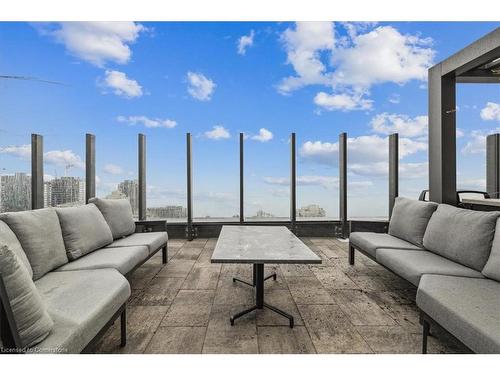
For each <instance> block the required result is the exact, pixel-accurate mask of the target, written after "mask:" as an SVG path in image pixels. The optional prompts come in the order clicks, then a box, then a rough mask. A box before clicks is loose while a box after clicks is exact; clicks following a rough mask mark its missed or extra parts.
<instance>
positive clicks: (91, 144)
mask: <svg viewBox="0 0 500 375" xmlns="http://www.w3.org/2000/svg"><path fill="white" fill-rule="evenodd" d="M93 197H95V135H93V134H86V135H85V203H88V201H89V199H90V198H93Z"/></svg>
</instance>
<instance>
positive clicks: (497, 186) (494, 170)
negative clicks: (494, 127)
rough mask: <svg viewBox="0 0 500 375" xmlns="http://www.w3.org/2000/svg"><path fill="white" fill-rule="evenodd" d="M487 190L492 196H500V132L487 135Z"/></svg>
mask: <svg viewBox="0 0 500 375" xmlns="http://www.w3.org/2000/svg"><path fill="white" fill-rule="evenodd" d="M486 191H487V192H488V194H489V195H490V197H491V198H499V197H500V194H499V191H500V134H491V135H489V136H488V137H486Z"/></svg>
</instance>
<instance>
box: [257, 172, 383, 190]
mask: <svg viewBox="0 0 500 375" xmlns="http://www.w3.org/2000/svg"><path fill="white" fill-rule="evenodd" d="M264 182H265V183H267V184H270V185H280V186H289V185H290V179H289V178H288V177H264ZM297 185H300V186H321V187H323V188H325V189H338V186H339V178H338V177H333V176H317V175H306V176H297ZM348 185H349V187H351V188H364V187H367V186H372V185H373V183H372V182H371V181H348Z"/></svg>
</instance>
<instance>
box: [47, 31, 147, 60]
mask: <svg viewBox="0 0 500 375" xmlns="http://www.w3.org/2000/svg"><path fill="white" fill-rule="evenodd" d="M145 30H146V28H145V27H144V26H142V25H141V24H139V23H135V22H61V23H59V24H57V26H56V28H55V29H52V30H48V29H47V28H43V27H42V28H40V31H41V32H42V33H44V34H49V35H52V36H53V37H55V39H56V40H57V41H58V42H59V43H62V44H64V46H65V47H66V49H67V50H68V52H69V53H70V54H72V55H73V56H76V57H78V58H80V59H82V60H85V61H88V62H89V63H91V64H93V65H96V66H98V67H103V66H104V65H105V64H106V63H107V62H114V63H118V64H126V63H127V62H129V60H130V57H131V55H132V51H131V50H130V46H129V45H130V44H132V43H134V42H135V41H136V40H137V38H138V37H139V34H140V33H141V32H143V31H145Z"/></svg>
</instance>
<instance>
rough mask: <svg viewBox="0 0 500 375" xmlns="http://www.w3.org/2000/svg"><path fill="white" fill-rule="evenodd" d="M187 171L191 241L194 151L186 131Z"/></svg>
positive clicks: (192, 229) (191, 235)
mask: <svg viewBox="0 0 500 375" xmlns="http://www.w3.org/2000/svg"><path fill="white" fill-rule="evenodd" d="M186 163H187V166H186V172H187V176H186V177H187V181H186V189H187V227H186V230H187V233H186V237H187V239H188V240H189V241H191V240H192V239H193V237H194V235H193V234H194V233H193V232H194V228H193V171H192V167H193V165H192V152H191V133H186Z"/></svg>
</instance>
